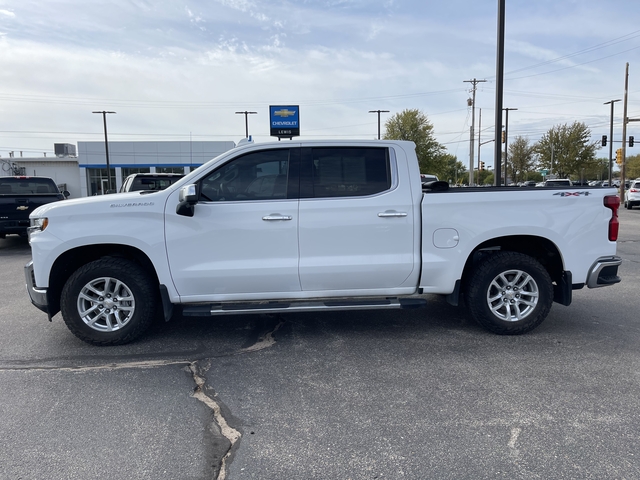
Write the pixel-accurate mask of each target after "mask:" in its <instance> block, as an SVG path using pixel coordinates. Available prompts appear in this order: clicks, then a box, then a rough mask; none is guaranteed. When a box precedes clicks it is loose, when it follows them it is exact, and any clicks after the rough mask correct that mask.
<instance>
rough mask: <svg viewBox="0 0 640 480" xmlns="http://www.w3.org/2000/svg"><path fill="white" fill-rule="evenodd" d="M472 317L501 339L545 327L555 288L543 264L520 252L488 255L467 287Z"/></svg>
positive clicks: (476, 269)
mask: <svg viewBox="0 0 640 480" xmlns="http://www.w3.org/2000/svg"><path fill="white" fill-rule="evenodd" d="M466 291H467V305H468V306H469V311H470V312H471V316H472V317H473V318H474V319H475V320H476V321H477V322H478V323H479V324H480V325H482V326H483V327H485V328H486V329H487V330H489V331H491V332H493V333H497V334H500V335H518V334H521V333H526V332H529V331H531V330H533V329H534V328H536V327H537V326H538V325H540V324H541V323H542V321H543V320H544V319H545V318H546V317H547V315H548V314H549V310H550V309H551V303H552V302H553V284H552V281H551V277H550V276H549V273H548V272H547V271H546V270H545V269H544V267H543V266H542V265H540V263H539V262H538V261H537V260H536V259H534V258H532V257H530V256H528V255H525V254H522V253H518V252H496V253H492V254H488V255H486V256H485V257H484V258H483V259H481V260H480V261H479V262H478V263H477V264H476V265H475V270H474V271H473V273H472V274H471V276H470V277H469V281H468V283H467V289H466Z"/></svg>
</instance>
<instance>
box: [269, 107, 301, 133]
mask: <svg viewBox="0 0 640 480" xmlns="http://www.w3.org/2000/svg"><path fill="white" fill-rule="evenodd" d="M269 123H270V126H271V129H270V130H271V136H272V137H278V138H291V137H297V136H299V135H300V107H299V106H298V105H287V106H273V105H271V106H270V107H269Z"/></svg>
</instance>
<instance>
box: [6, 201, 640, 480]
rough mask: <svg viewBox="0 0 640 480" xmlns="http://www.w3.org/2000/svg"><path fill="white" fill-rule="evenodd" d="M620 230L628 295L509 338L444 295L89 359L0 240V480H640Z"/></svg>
mask: <svg viewBox="0 0 640 480" xmlns="http://www.w3.org/2000/svg"><path fill="white" fill-rule="evenodd" d="M620 219H621V234H620V239H619V245H618V254H619V255H621V256H622V257H623V265H622V268H621V271H620V274H621V276H622V278H623V282H622V283H621V284H619V285H616V286H614V287H611V288H604V289H596V290H588V289H583V290H579V291H576V292H574V302H573V304H572V305H571V306H570V307H563V306H560V305H557V304H554V306H553V308H552V311H551V314H550V316H549V317H548V319H547V320H546V321H545V322H544V323H543V324H542V325H541V326H540V327H539V328H538V329H536V330H535V331H533V332H531V333H529V334H527V335H523V336H515V337H502V336H496V335H493V334H490V333H487V332H485V331H484V330H483V329H481V328H480V327H478V326H476V325H475V324H474V323H472V321H471V320H470V319H469V317H468V316H467V314H466V313H465V311H464V310H461V309H458V308H454V307H451V306H449V305H448V304H446V303H445V302H444V301H443V300H441V299H440V298H437V297H433V301H432V302H431V303H430V304H429V306H428V307H426V308H424V309H420V310H411V311H395V312H392V311H390V312H371V311H368V312H358V313H354V312H348V313H323V314H320V313H307V314H288V315H282V316H237V317H236V316H232V317H216V318H212V319H208V318H205V319H202V318H177V319H175V320H174V321H172V322H169V323H161V322H158V323H157V324H156V325H154V327H153V328H152V331H151V332H150V333H149V334H148V335H146V336H145V337H143V338H142V339H141V340H139V341H137V342H136V343H134V344H131V345H126V346H121V347H92V346H90V345H87V344H84V343H83V342H81V341H80V340H78V339H76V338H75V337H74V336H73V335H72V334H71V333H70V332H69V331H68V330H67V329H66V327H65V325H64V323H63V322H62V320H61V318H60V317H59V316H56V317H55V318H54V319H53V322H52V323H49V322H48V321H47V319H46V316H45V315H44V314H43V313H42V312H40V311H38V310H37V309H35V308H34V307H32V306H31V304H30V302H29V299H28V297H27V294H26V292H25V291H24V285H23V283H24V280H23V273H22V267H23V265H24V264H25V263H26V262H27V261H28V259H29V258H30V252H29V248H28V244H27V243H26V241H25V240H23V239H20V238H19V237H15V236H14V237H8V238H7V239H5V240H0V265H2V269H1V272H2V273H1V274H0V327H1V328H2V336H1V337H0V405H2V408H1V409H0V438H1V439H2V449H0V478H3V479H4V478H7V479H9V478H34V479H40V478H42V479H44V478H46V479H67V478H96V479H102V478H105V479H106V478H137V479H152V478H153V479H155V478H171V479H178V478H180V479H183V478H184V479H218V478H227V479H244V478H255V479H336V478H340V479H354V480H355V479H384V478H386V479H398V478H408V479H425V478H469V479H471V478H473V479H483V478H486V479H489V478H491V479H494V478H504V479H507V478H509V479H513V478H522V479H525V478H526V479H530V478H544V479H548V478H593V479H608V478H612V479H613V478H616V479H618V478H626V479H631V478H640V448H639V447H640V442H639V440H638V439H639V438H640V353H639V349H638V345H639V344H640V325H639V323H638V312H639V311H640V308H639V307H640V301H639V300H638V298H639V296H638V288H639V287H638V286H639V285H640V275H639V270H640V268H639V266H640V209H634V210H632V211H627V210H621V211H620Z"/></svg>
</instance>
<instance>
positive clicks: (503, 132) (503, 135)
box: [502, 130, 507, 143]
mask: <svg viewBox="0 0 640 480" xmlns="http://www.w3.org/2000/svg"><path fill="white" fill-rule="evenodd" d="M506 142H507V135H506V132H505V131H504V130H503V131H502V143H506Z"/></svg>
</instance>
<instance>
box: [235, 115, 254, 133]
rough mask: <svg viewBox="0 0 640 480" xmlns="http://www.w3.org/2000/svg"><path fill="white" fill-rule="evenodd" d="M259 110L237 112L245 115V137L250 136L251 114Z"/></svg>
mask: <svg viewBox="0 0 640 480" xmlns="http://www.w3.org/2000/svg"><path fill="white" fill-rule="evenodd" d="M257 113H258V112H247V111H246V110H245V111H244V112H236V115H244V130H245V138H249V115H255V114H257Z"/></svg>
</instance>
